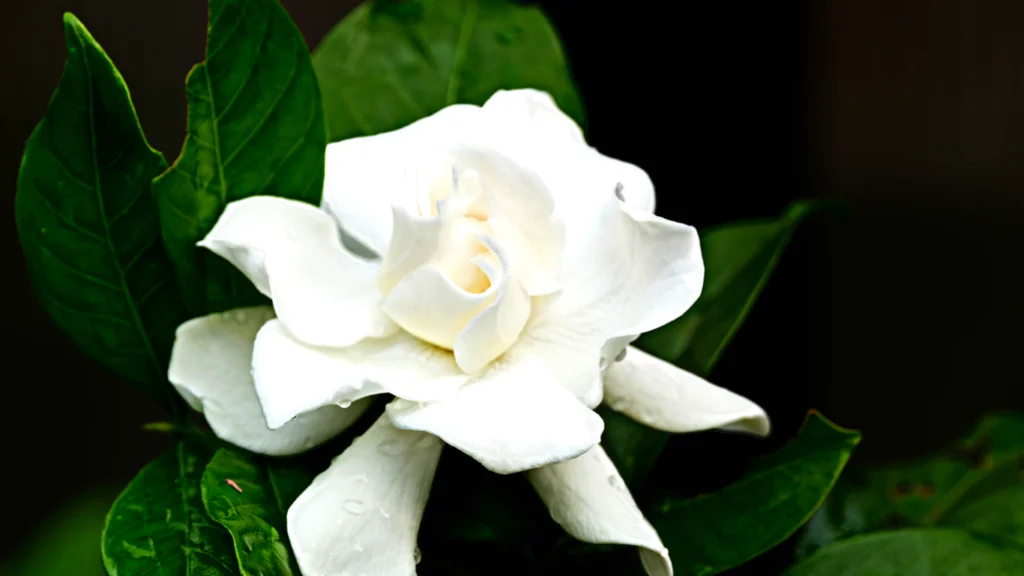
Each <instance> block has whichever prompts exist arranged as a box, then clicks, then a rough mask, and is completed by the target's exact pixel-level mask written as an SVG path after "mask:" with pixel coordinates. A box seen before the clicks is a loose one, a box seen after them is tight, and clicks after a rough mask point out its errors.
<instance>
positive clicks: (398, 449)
mask: <svg viewBox="0 0 1024 576" xmlns="http://www.w3.org/2000/svg"><path fill="white" fill-rule="evenodd" d="M404 450H405V447H404V446H402V443H401V442H399V441H398V440H395V439H394V438H391V439H389V440H385V441H383V442H381V443H380V444H378V445H377V451H378V452H380V453H381V454H384V455H385V456H395V455H397V454H401V453H402V452H403V451H404Z"/></svg>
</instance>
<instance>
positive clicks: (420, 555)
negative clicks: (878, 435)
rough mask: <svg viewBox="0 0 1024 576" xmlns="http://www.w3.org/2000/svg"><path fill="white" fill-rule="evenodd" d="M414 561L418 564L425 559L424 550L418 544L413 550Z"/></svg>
mask: <svg viewBox="0 0 1024 576" xmlns="http://www.w3.org/2000/svg"><path fill="white" fill-rule="evenodd" d="M412 561H413V562H414V563H416V564H419V563H420V562H422V561H423V552H421V551H420V547H419V546H417V547H416V548H415V549H413V551H412Z"/></svg>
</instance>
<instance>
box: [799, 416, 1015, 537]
mask: <svg viewBox="0 0 1024 576" xmlns="http://www.w3.org/2000/svg"><path fill="white" fill-rule="evenodd" d="M1022 459H1024V416H1022V415H1019V414H997V415H993V416H990V417H988V418H986V419H985V420H984V421H982V422H981V424H980V425H979V426H978V427H977V428H976V429H975V430H974V431H972V432H971V433H970V434H969V435H967V437H965V438H964V439H963V440H961V441H959V442H957V443H956V444H955V445H954V446H952V447H951V448H949V449H947V450H945V451H944V452H943V453H941V454H939V455H937V456H934V457H930V458H926V459H924V460H921V461H918V462H912V463H908V464H897V465H893V466H887V467H885V468H880V469H866V470H851V471H850V472H849V473H848V474H847V475H846V476H844V477H843V479H842V480H841V481H840V482H839V484H838V485H837V486H836V489H835V491H834V492H833V493H832V495H831V496H829V498H828V499H827V500H826V501H825V504H824V505H823V506H822V508H821V510H820V511H819V512H818V513H817V514H816V515H815V516H814V518H813V519H812V520H811V522H809V523H808V525H807V529H806V530H805V531H804V533H803V535H802V536H801V540H800V543H799V545H798V548H797V554H798V556H800V557H806V556H808V555H809V554H811V553H813V552H814V551H815V550H817V549H818V548H820V547H822V546H825V545H827V544H829V543H831V542H833V541H835V540H839V539H842V538H847V537H849V536H852V535H854V534H860V533H864V532H873V531H876V530H882V529H886V528H897V527H906V526H932V525H946V526H955V527H961V528H969V529H973V530H978V531H979V532H984V533H987V534H992V535H996V536H1000V537H1004V538H1008V539H1012V540H1016V541H1017V542H1020V543H1021V544H1022V545H1024V538H1022V526H1024V506H1016V507H1014V506H1012V505H1011V504H1012V503H1013V502H1020V501H1021V491H1020V490H1021V485H1022V478H1021V463H1022V462H1024V460H1022Z"/></svg>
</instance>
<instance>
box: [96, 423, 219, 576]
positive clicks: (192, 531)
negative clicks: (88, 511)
mask: <svg viewBox="0 0 1024 576" xmlns="http://www.w3.org/2000/svg"><path fill="white" fill-rule="evenodd" d="M211 456H212V453H211V452H210V451H209V450H208V449H206V448H203V447H202V446H200V445H199V444H194V443H186V442H179V443H178V444H177V445H176V446H175V447H174V448H172V449H171V450H168V451H167V452H165V453H164V454H163V455H162V456H160V457H159V458H157V459H156V460H154V461H153V462H151V463H150V464H149V465H148V466H146V467H145V468H144V469H143V470H142V471H141V472H139V474H138V475H137V476H136V477H135V479H134V480H132V482H131V483H130V484H129V485H128V487H127V488H125V490H124V492H122V493H121V495H120V496H119V497H118V498H117V500H116V501H115V502H114V505H113V506H112V507H111V509H110V513H109V514H108V515H107V524H106V527H105V528H104V530H103V540H102V551H103V564H104V566H105V567H106V569H107V572H108V573H109V574H110V576H119V575H120V576H132V575H136V574H159V575H161V576H236V575H238V574H239V570H238V566H237V561H236V559H235V554H234V548H233V546H232V543H231V536H230V535H229V534H228V532H227V531H225V530H224V528H222V527H221V526H219V525H217V524H215V523H214V522H213V521H211V520H210V519H209V518H208V517H207V516H206V512H205V510H204V508H203V501H202V496H201V491H200V480H201V478H202V474H203V469H204V467H205V465H206V463H207V462H208V461H209V460H210V458H211Z"/></svg>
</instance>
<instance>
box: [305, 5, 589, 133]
mask: <svg viewBox="0 0 1024 576" xmlns="http://www.w3.org/2000/svg"><path fill="white" fill-rule="evenodd" d="M313 61H314V64H315V65H316V70H317V75H318V76H319V78H320V85H321V87H322V89H323V94H324V105H325V107H326V110H327V119H328V122H329V124H330V139H331V141H332V142H335V141H338V140H344V139H346V138H352V137H355V136H364V135H369V134H378V133H380V132H387V131H389V130H394V129H397V128H401V127H402V126H405V125H407V124H410V123H412V122H413V121H415V120H418V119H420V118H423V117H425V116H429V115H431V114H433V113H434V112H437V111H438V110H440V109H441V108H444V107H445V106H448V105H451V104H456V103H467V104H483V103H484V101H486V100H487V98H489V97H490V96H491V94H493V93H494V92H495V91H496V90H499V89H513V88H535V89H538V90H544V91H546V92H548V93H549V94H551V96H552V97H553V98H554V99H555V101H556V102H557V103H558V105H559V107H560V108H561V109H562V110H564V111H565V112H566V113H567V114H569V115H570V116H571V117H572V118H573V119H575V120H576V122H577V123H579V124H580V125H581V126H582V125H583V124H584V115H583V105H582V102H581V100H580V97H579V94H578V93H577V90H576V87H575V83H574V82H573V80H572V76H571V75H570V73H569V68H568V64H567V62H566V60H565V56H564V54H563V52H562V47H561V44H560V42H559V39H558V35H557V33H556V32H555V30H554V28H553V27H552V25H551V23H550V22H549V21H548V19H547V17H546V16H545V15H544V13H543V12H542V11H541V10H540V8H538V7H536V6H528V5H521V4H518V3H516V2H511V1H509V0H437V1H427V0H409V1H406V2H399V1H396V0H376V1H370V2H366V3H364V4H362V5H360V6H359V7H358V8H356V9H355V10H354V11H352V13H350V14H349V15H348V16H347V17H346V18H345V19H344V20H342V21H341V22H340V23H339V24H338V25H337V26H336V27H335V28H334V29H332V30H331V31H330V32H329V33H328V34H327V36H325V37H324V39H323V41H322V42H321V43H320V45H319V46H318V47H317V48H316V50H315V51H314V56H313Z"/></svg>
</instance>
